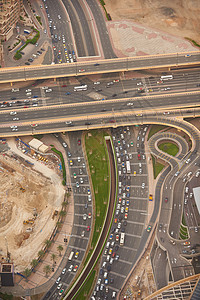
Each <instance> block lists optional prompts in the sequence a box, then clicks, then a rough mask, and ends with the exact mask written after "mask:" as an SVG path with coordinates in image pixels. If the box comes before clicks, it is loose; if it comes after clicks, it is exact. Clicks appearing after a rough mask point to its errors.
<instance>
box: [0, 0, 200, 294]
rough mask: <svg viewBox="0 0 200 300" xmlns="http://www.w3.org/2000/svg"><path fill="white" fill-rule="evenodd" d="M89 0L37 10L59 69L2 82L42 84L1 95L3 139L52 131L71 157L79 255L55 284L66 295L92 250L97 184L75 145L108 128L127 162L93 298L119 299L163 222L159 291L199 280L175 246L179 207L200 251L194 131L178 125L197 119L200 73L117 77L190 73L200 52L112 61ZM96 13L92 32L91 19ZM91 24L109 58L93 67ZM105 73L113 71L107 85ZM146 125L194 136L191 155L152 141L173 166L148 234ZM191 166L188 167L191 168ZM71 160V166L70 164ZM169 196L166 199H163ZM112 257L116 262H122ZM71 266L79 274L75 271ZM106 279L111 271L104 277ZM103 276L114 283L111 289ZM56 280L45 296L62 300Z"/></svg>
mask: <svg viewBox="0 0 200 300" xmlns="http://www.w3.org/2000/svg"><path fill="white" fill-rule="evenodd" d="M86 2H87V5H88V8H87V11H86V9H85V8H84V9H83V7H82V6H81V5H80V3H78V2H77V1H68V0H64V1H63V2H62V4H61V2H58V6H56V7H54V6H53V1H52V0H49V1H48V4H47V1H43V6H42V8H41V9H42V10H44V11H45V14H46V15H45V14H44V15H43V17H44V19H45V22H46V28H47V32H48V34H49V36H51V39H52V46H53V49H54V50H53V53H54V63H55V64H54V65H48V66H30V67H19V68H13V69H12V68H9V69H1V70H0V83H3V82H17V81H23V80H26V81H27V82H28V80H32V79H34V80H37V81H36V82H35V83H34V85H32V82H31V83H30V85H27V86H26V88H20V89H19V91H17V92H12V87H10V89H8V90H4V91H1V104H0V105H1V108H0V115H1V125H0V133H1V136H2V137H4V136H5V137H8V136H13V135H16V134H18V135H30V134H36V133H50V132H54V133H56V138H57V139H58V140H59V141H60V143H61V144H62V145H63V147H64V149H65V150H66V154H67V156H68V162H69V169H70V174H71V185H72V188H73V194H74V203H75V205H74V224H73V229H72V234H71V236H70V237H69V238H68V239H69V244H68V248H67V251H66V255H67V256H69V255H70V253H71V251H74V252H75V253H76V252H78V255H77V258H73V259H72V261H71V262H67V264H66V265H65V266H64V269H66V270H63V268H58V270H57V272H56V274H55V276H54V277H53V281H54V280H55V281H56V280H57V279H58V278H59V277H61V278H60V279H59V282H58V283H62V289H64V291H66V289H67V288H68V287H69V286H70V283H71V282H72V280H73V279H74V276H75V275H76V272H77V271H74V268H75V266H76V265H77V269H79V267H80V265H81V261H82V259H83V257H84V254H85V252H86V249H87V245H88V239H89V236H90V231H91V224H92V223H91V221H92V218H93V214H94V211H93V207H92V201H91V202H90V201H89V198H88V196H89V195H90V191H91V187H90V185H89V179H88V174H87V168H86V162H85V158H84V154H83V151H82V146H81V145H80V143H79V142H78V141H80V140H81V130H88V129H92V128H109V127H112V129H111V132H112V138H113V143H114V149H115V154H116V156H117V157H118V158H119V157H120V158H121V161H122V162H120V161H119V160H118V166H117V170H116V171H117V172H118V176H119V182H121V184H122V188H121V187H119V188H117V191H118V197H117V204H118V208H117V210H118V213H117V211H115V218H114V220H113V224H112V227H111V232H110V234H109V238H108V242H110V243H112V242H114V243H113V244H112V247H111V249H112V252H116V254H115V256H114V260H113V261H112V263H111V261H110V256H111V255H110V256H109V257H108V253H107V252H108V251H109V250H110V246H109V247H107V248H109V249H107V248H106V247H105V249H104V250H103V256H102V258H101V270H100V274H99V276H98V281H97V284H96V286H95V290H94V293H93V296H94V297H100V299H103V298H105V299H111V298H115V297H116V294H117V293H118V292H119V291H120V289H121V288H122V285H123V283H124V281H125V279H127V276H128V274H129V272H130V270H131V268H132V267H133V266H134V264H135V263H136V262H137V260H138V258H139V257H140V255H141V253H142V252H143V250H144V248H145V246H146V244H147V242H148V240H149V237H150V235H151V231H153V230H154V229H155V226H156V222H157V221H158V228H157V232H156V241H157V245H158V246H157V248H155V251H154V252H153V251H152V256H153V255H154V260H153V268H154V275H155V281H156V285H157V288H161V287H163V286H165V285H167V284H168V281H169V277H170V276H172V279H173V280H174V281H177V280H179V279H181V278H184V277H187V276H190V275H192V274H194V268H193V266H192V264H191V263H190V262H189V261H188V260H186V258H185V257H190V258H191V257H192V255H193V254H195V252H193V253H192V252H191V251H190V249H188V248H187V250H186V247H185V245H183V242H181V241H178V235H179V232H178V231H177V228H179V227H180V222H181V217H182V213H183V208H184V209H185V212H186V217H187V224H188V225H189V230H190V232H191V244H192V245H191V249H192V246H193V250H194V249H195V251H198V248H197V249H196V248H195V245H194V241H195V242H196V241H197V232H195V230H194V229H195V228H196V227H198V221H197V219H195V218H196V215H197V212H196V211H194V208H193V206H192V205H191V203H189V202H191V201H193V203H194V198H193V196H192V197H191V201H188V200H187V199H188V198H187V195H186V194H188V195H189V194H191V190H192V188H193V187H194V186H198V179H197V178H196V179H195V174H196V172H197V171H198V170H199V166H200V160H199V151H200V150H199V141H200V137H199V132H198V131H197V130H196V129H195V128H194V127H192V126H191V125H189V124H188V123H187V122H185V121H181V119H180V120H178V118H177V117H183V116H187V117H190V116H192V117H194V116H199V113H200V110H199V108H198V103H199V93H200V91H199V88H200V72H199V70H198V69H195V68H194V69H192V70H191V69H187V70H185V69H183V70H179V72H169V73H166V74H173V79H172V80H167V81H164V80H163V81H162V80H160V76H158V75H151V76H149V77H148V76H145V77H143V78H130V79H126V78H125V79H123V80H122V79H121V78H120V76H118V75H119V74H118V73H117V72H120V71H131V70H142V69H154V68H156V67H164V66H165V67H166V66H169V67H174V68H177V67H178V66H179V67H180V66H181V65H187V66H189V65H190V66H191V67H192V65H194V66H195V65H198V63H199V52H193V53H190V54H189V55H185V53H184V54H180V53H177V54H175V55H174V54H171V55H170V54H169V55H161V56H159V55H156V56H151V57H137V58H124V59H119V58H118V59H116V56H115V54H114V52H113V50H112V46H111V43H110V40H109V36H108V34H107V29H106V25H105V21H104V19H103V16H102V14H101V10H100V8H99V6H98V4H97V3H96V1H95V0H91V1H89V0H87V1H86ZM45 6H47V7H46V8H45ZM91 12H92V14H93V16H94V19H95V24H96V25H94V19H93V18H92V17H91V15H90V13H91ZM50 25H51V26H50ZM63 25H64V26H63ZM95 26H97V28H98V38H99V39H100V41H101V44H102V45H104V47H102V49H103V53H104V57H105V58H106V60H102V59H101V60H98V61H97V60H96V58H97V56H98V55H99V54H100V48H99V45H98V41H97V39H96V38H94V36H95V33H94V30H95V29H94V28H95ZM82 28H84V31H83V30H82ZM74 41H75V42H74ZM87 56H94V60H93V61H89V62H76V61H77V59H78V58H80V57H87ZM69 62H70V63H69ZM58 63H60V65H58ZM106 73H110V74H109V80H108V76H106ZM111 73H113V75H111ZM91 74H93V75H94V77H95V76H96V78H98V79H95V80H96V81H95V80H94V79H93V78H92V77H91V76H88V77H86V75H91ZM98 74H99V75H98ZM102 74H103V75H102ZM72 76H75V77H76V81H77V84H70V83H69V78H70V77H72ZM59 77H60V81H59V80H57V82H56V84H55V85H53V86H52V85H51V86H47V83H45V81H44V82H43V83H42V81H41V79H46V78H59ZM66 77H67V78H66ZM61 82H62V83H61ZM82 84H87V86H88V88H87V91H81V92H74V86H79V85H82ZM44 87H45V88H44ZM14 88H17V83H16V84H15V86H14ZM195 107H196V108H195ZM66 122H67V123H66ZM137 124H139V125H141V126H140V127H139V129H133V127H132V126H131V125H137ZM149 124H165V125H168V126H174V127H176V128H178V129H180V130H183V131H185V132H186V134H189V136H190V137H191V140H192V142H193V148H192V150H190V152H188V146H187V145H186V143H185V142H184V141H183V140H181V138H179V137H177V136H175V135H169V136H168V137H167V136H166V135H165V134H162V133H161V134H160V133H159V134H157V135H156V136H154V137H153V138H152V139H151V140H150V141H149V145H150V150H151V153H153V154H154V155H155V156H156V157H160V158H161V159H162V160H164V161H166V162H167V163H169V166H168V167H166V169H165V170H164V172H163V173H162V174H161V176H160V177H159V179H158V181H157V185H156V190H155V196H154V198H155V199H154V202H155V205H154V211H153V214H152V216H151V218H150V221H149V224H148V226H150V227H149V228H150V230H148V231H147V230H146V229H147V228H148V227H146V226H147V224H146V219H147V215H148V197H149V193H148V190H149V189H148V172H147V161H146V155H145V150H146V148H145V147H144V140H142V139H145V138H146V131H147V129H145V128H148V125H149ZM125 125H126V126H125ZM127 126H128V127H127ZM66 131H68V132H69V133H68V134H69V138H70V146H69V145H68V147H65V146H64V144H63V143H64V139H63V138H62V136H61V135H58V134H57V132H66ZM162 138H166V139H172V140H176V141H177V143H178V144H179V145H180V153H179V156H177V157H176V158H173V157H171V156H170V157H169V156H168V155H166V154H163V153H161V152H160V151H158V148H156V142H157V141H156V139H162ZM136 140H137V142H136ZM77 143H78V144H77ZM120 147H121V148H120ZM69 153H70V154H69ZM117 153H118V154H117ZM138 154H141V160H139V159H138ZM188 159H190V161H189V163H186V161H187V160H188ZM70 160H72V161H73V165H71V163H70ZM127 160H130V163H131V174H130V175H129V174H127V172H126V170H125V171H124V169H125V168H124V166H123V165H122V163H123V162H124V163H125V161H127ZM177 171H178V172H180V174H178V176H176V173H177ZM120 172H121V173H120ZM134 172H136V174H134ZM189 172H192V174H193V176H192V177H191V176H188V173H189ZM184 178H186V180H185V181H183V179H184ZM120 180H121V181H120ZM186 185H187V186H188V187H189V193H186V194H185V192H184V191H185V186H186ZM127 189H128V190H127ZM175 190H177V191H182V195H181V197H180V195H179V194H178V193H173V191H175ZM88 191H89V192H88ZM124 194H125V195H124ZM166 197H167V199H168V201H167V202H165V201H163V199H166ZM120 198H122V199H121V200H120ZM127 200H129V201H130V202H127ZM172 200H173V201H172ZM186 200H187V201H186ZM185 202H187V203H186V204H185ZM127 203H129V204H127ZM86 204H87V207H86ZM123 207H124V209H123ZM125 210H127V211H128V216H127V218H125ZM169 212H170V213H169ZM159 213H160V214H159ZM90 214H91V218H90ZM85 215H86V217H85ZM116 219H117V220H116ZM119 223H120V224H121V225H119ZM88 226H90V227H88ZM117 227H118V228H117ZM121 232H125V245H124V246H120V247H116V245H119V241H118V240H117V235H118V233H119V235H120V233H121ZM63 234H64V233H63ZM111 234H112V235H113V236H112V238H111V236H110V235H111ZM198 242H200V241H198ZM106 249H107V250H106ZM186 251H187V252H186ZM116 255H119V257H118V259H116ZM108 258H109V259H108ZM105 262H106V265H105ZM161 263H162V265H163V266H164V267H165V270H166V272H162V271H161V270H160V268H159V267H158V266H160V264H161ZM71 265H73V267H71V268H70V266H71ZM108 266H109V267H108ZM69 269H70V271H69ZM71 269H72V270H71ZM62 270H63V271H62ZM75 270H76V268H75ZM62 272H63V274H62ZM105 273H108V274H107V275H106V276H105ZM105 279H108V281H106V282H105ZM58 283H56V282H54V283H53V285H52V287H51V289H50V290H49V292H48V293H47V294H46V299H47V298H48V299H60V298H61V295H58V294H59V290H58V288H57V287H58ZM60 289H61V288H60ZM64 291H63V293H64ZM95 299H96V298H95ZM97 299H98V298H97Z"/></svg>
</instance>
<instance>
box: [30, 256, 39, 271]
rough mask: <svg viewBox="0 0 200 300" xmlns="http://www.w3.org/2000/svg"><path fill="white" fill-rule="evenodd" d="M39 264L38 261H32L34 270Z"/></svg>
mask: <svg viewBox="0 0 200 300" xmlns="http://www.w3.org/2000/svg"><path fill="white" fill-rule="evenodd" d="M37 264H38V260H37V259H33V260H32V261H31V266H32V268H33V269H34V268H35V267H36V266H37ZM33 272H34V270H33Z"/></svg>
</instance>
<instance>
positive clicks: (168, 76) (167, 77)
mask: <svg viewBox="0 0 200 300" xmlns="http://www.w3.org/2000/svg"><path fill="white" fill-rule="evenodd" d="M160 79H161V80H169V79H173V76H172V75H165V76H161V77H160Z"/></svg>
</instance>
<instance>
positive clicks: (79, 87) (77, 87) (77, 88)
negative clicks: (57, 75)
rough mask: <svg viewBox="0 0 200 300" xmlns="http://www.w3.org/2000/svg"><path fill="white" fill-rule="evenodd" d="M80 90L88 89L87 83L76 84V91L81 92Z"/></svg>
mask: <svg viewBox="0 0 200 300" xmlns="http://www.w3.org/2000/svg"><path fill="white" fill-rule="evenodd" d="M79 91H87V85H86V84H85V85H80V86H75V87H74V92H79Z"/></svg>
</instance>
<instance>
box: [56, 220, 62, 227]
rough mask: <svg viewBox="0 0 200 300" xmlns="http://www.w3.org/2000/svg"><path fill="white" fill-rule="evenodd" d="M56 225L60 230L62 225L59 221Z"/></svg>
mask: <svg viewBox="0 0 200 300" xmlns="http://www.w3.org/2000/svg"><path fill="white" fill-rule="evenodd" d="M56 225H57V227H58V229H60V228H61V227H62V224H61V223H60V222H59V221H58V222H57V223H56Z"/></svg>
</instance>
